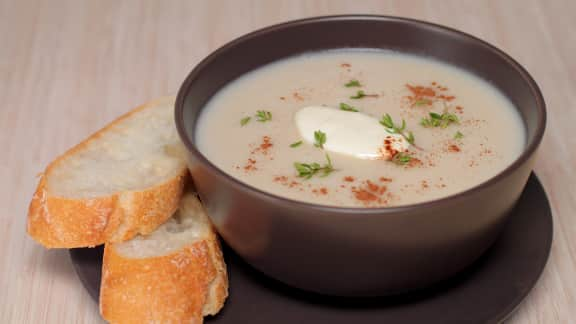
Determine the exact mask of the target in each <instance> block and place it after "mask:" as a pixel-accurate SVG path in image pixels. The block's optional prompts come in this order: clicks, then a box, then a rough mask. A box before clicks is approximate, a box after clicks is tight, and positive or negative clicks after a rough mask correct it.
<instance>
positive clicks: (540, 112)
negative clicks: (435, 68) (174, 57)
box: [174, 14, 547, 214]
mask: <svg viewBox="0 0 576 324" xmlns="http://www.w3.org/2000/svg"><path fill="white" fill-rule="evenodd" d="M345 20H364V21H370V20H374V21H392V22H398V23H405V24H410V25H415V26H417V27H419V28H422V29H432V30H436V31H441V32H448V33H452V34H456V35H458V36H461V37H465V38H468V39H469V40H471V41H473V42H475V43H477V44H479V45H481V46H483V47H485V48H487V49H488V50H489V51H490V52H492V53H494V54H495V55H498V56H499V57H500V58H502V59H504V60H505V61H506V62H507V63H508V64H509V65H510V66H511V67H512V68H513V69H514V70H515V71H516V72H517V73H518V74H519V75H520V76H521V78H522V79H523V80H524V81H525V82H526V84H527V85H528V87H529V88H530V91H531V92H532V94H533V96H534V99H535V100H536V106H537V116H538V121H537V126H536V133H535V135H534V137H533V139H532V140H531V141H528V142H527V143H526V144H525V147H524V149H523V151H522V153H521V154H520V155H519V156H518V157H517V158H516V159H515V160H514V161H513V162H512V163H510V164H509V165H508V166H507V167H506V168H504V169H503V170H501V171H500V172H498V173H497V174H495V175H493V176H492V177H490V178H488V179H486V180H484V181H483V182H480V183H478V184H477V185H475V186H473V187H470V188H468V189H466V190H463V191H459V192H457V193H454V194H451V195H448V196H444V197H440V198H436V199H433V200H426V201H422V202H418V203H413V204H406V205H399V206H386V207H346V206H334V205H323V204H315V203H310V202H304V201H300V200H295V199H291V198H287V197H283V196H280V195H277V194H273V193H270V192H267V191H264V190H261V189H258V188H256V187H254V186H252V185H250V184H247V183H244V182H242V181H241V180H239V179H236V178H235V177H233V176H231V175H230V174H228V173H226V172H225V171H223V170H221V169H220V168H219V167H217V166H216V165H215V164H214V163H212V162H211V161H210V160H209V159H207V158H206V157H205V156H204V155H203V154H202V153H201V152H200V151H199V150H198V149H197V148H196V147H195V145H194V144H193V143H192V142H191V140H190V138H189V137H188V136H187V134H186V130H185V127H184V122H183V120H184V118H183V114H184V99H185V98H186V96H187V93H188V90H189V88H190V86H191V84H192V83H193V81H194V80H195V79H196V78H197V76H198V75H199V74H200V73H201V71H202V70H203V69H204V67H205V66H207V65H209V64H211V62H212V61H213V60H214V59H215V58H216V57H218V56H219V55H220V54H221V53H222V52H225V51H227V50H228V49H230V48H233V47H235V46H236V45H237V44H240V43H242V42H244V41H245V40H248V39H251V38H254V37H258V36H261V35H266V34H269V33H274V32H276V31H277V30H282V29H285V28H290V27H293V26H299V25H306V24H314V23H322V22H330V21H345ZM174 117H175V123H176V129H177V131H178V134H179V136H180V139H181V140H182V142H183V143H184V145H185V146H186V148H187V150H188V151H189V152H190V153H191V154H193V155H194V156H195V157H196V158H197V159H198V160H199V161H201V163H203V164H204V165H205V166H207V167H208V168H209V169H210V170H211V171H212V172H215V173H216V174H218V175H219V176H220V177H223V178H225V179H226V180H227V181H228V182H229V183H231V184H232V185H234V186H236V187H239V188H240V189H243V190H248V191H250V192H251V193H252V194H253V195H258V196H260V197H261V198H265V199H268V200H272V201H275V202H277V203H280V204H283V205H285V206H292V207H300V208H308V209H315V210H321V211H324V212H333V213H338V214H390V213H398V212H405V211H409V210H414V209H421V208H422V209H424V208H431V207H441V206H443V205H445V204H446V203H447V202H455V201H458V200H461V199H463V198H465V197H466V196H468V195H470V194H472V193H474V192H479V191H481V190H484V189H486V188H488V187H490V186H492V185H494V184H495V183H497V182H499V181H501V180H502V179H503V178H505V177H506V176H508V175H509V174H510V173H512V172H514V170H516V169H518V168H520V167H521V166H522V165H523V164H524V163H526V162H527V161H528V160H529V159H530V158H531V157H532V156H533V155H534V153H535V152H536V150H537V149H538V147H539V145H540V143H541V141H542V138H543V135H544V130H545V128H546V119H547V116H546V103H545V101H544V97H543V95H542V92H541V90H540V88H539V87H538V85H537V83H536V81H535V80H534V79H533V78H532V76H531V75H530V74H529V73H528V71H527V70H526V69H525V68H524V67H523V66H522V65H521V64H520V63H518V62H517V61H516V60H515V59H513V58H512V57H511V56H510V55H508V54H506V53H505V52H504V51H502V50H501V49H499V48H497V47H496V46H494V45H491V44H490V43H488V42H486V41H484V40H482V39H480V38H478V37H476V36H473V35H471V34H468V33H465V32H462V31H460V30H457V29H454V28H451V27H448V26H443V25H440V24H436V23H432V22H428V21H424V20H418V19H413V18H406V17H398V16H386V15H370V14H344V15H328V16H315V17H308V18H303V19H296V20H289V21H285V22H282V23H278V24H273V25H269V26H266V27H263V28H260V29H257V30H255V31H252V32H249V33H247V34H244V35H242V36H239V37H237V38H235V39H233V40H231V41H229V42H227V43H225V44H224V45H222V46H220V47H219V48H217V49H216V50H214V51H212V52H211V53H210V54H209V55H208V56H206V57H205V58H204V59H202V60H201V61H200V62H199V63H198V64H197V65H196V66H195V67H194V68H193V69H192V71H191V72H190V73H189V74H188V76H187V77H186V79H185V80H184V82H183V83H182V85H181V86H180V89H179V90H178V95H177V97H176V104H175V113H174Z"/></svg>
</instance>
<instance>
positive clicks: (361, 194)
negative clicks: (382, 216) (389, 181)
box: [353, 189, 378, 202]
mask: <svg viewBox="0 0 576 324" xmlns="http://www.w3.org/2000/svg"><path fill="white" fill-rule="evenodd" d="M353 192H354V197H355V198H356V199H358V200H360V201H363V202H371V201H376V200H378V197H377V196H376V195H375V194H373V193H371V192H369V191H367V190H365V189H360V190H353Z"/></svg>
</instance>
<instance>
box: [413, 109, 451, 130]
mask: <svg viewBox="0 0 576 324" xmlns="http://www.w3.org/2000/svg"><path fill="white" fill-rule="evenodd" d="M429 115H430V118H422V120H421V121H420V125H422V126H424V127H440V128H446V127H448V126H449V125H450V124H452V123H458V117H456V115H454V114H451V113H447V112H446V113H442V114H438V113H435V112H431V113H429Z"/></svg>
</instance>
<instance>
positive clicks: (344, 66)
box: [340, 63, 352, 68]
mask: <svg viewBox="0 0 576 324" xmlns="http://www.w3.org/2000/svg"><path fill="white" fill-rule="evenodd" d="M351 66H352V65H350V63H342V64H340V67H343V68H349V67H351Z"/></svg>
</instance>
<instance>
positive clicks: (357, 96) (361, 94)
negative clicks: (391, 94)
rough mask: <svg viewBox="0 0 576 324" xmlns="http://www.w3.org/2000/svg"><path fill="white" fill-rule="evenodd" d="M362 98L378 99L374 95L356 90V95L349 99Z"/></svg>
mask: <svg viewBox="0 0 576 324" xmlns="http://www.w3.org/2000/svg"><path fill="white" fill-rule="evenodd" d="M364 97H372V98H378V95H377V94H375V93H365V92H364V91H362V90H358V91H356V95H354V96H351V97H350V99H362V98H364Z"/></svg>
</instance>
